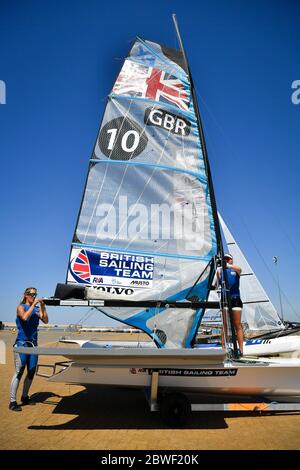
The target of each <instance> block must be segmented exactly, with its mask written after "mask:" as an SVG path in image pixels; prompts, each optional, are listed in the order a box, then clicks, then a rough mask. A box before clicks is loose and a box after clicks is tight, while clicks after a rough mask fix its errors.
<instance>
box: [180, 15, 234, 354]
mask: <svg viewBox="0 0 300 470" xmlns="http://www.w3.org/2000/svg"><path fill="white" fill-rule="evenodd" d="M172 19H173V23H174V27H175V30H176V34H177V38H178V42H179V46H180V50H181V52H182V55H183V59H184V62H185V65H186V70H187V74H188V77H189V80H190V83H191V93H192V99H193V103H194V107H195V115H196V119H197V125H198V130H199V136H200V141H201V146H202V153H203V160H204V164H205V170H206V175H207V182H208V188H209V194H210V201H211V208H212V214H213V220H214V226H215V232H216V238H217V250H218V256H219V258H220V260H221V266H222V272H223V277H224V283H225V299H226V303H227V305H228V310H229V313H230V314H231V312H232V308H231V300H230V295H229V287H228V279H227V272H226V263H225V260H224V249H223V242H222V235H221V228H220V222H219V218H218V210H217V203H216V198H215V192H214V187H213V181H212V176H211V171H210V164H209V160H208V155H207V148H206V143H205V138H204V132H203V126H202V121H201V116H200V111H199V105H198V100H197V95H196V92H195V87H194V82H193V79H192V74H191V71H190V68H189V64H188V60H187V55H186V53H185V49H184V46H183V41H182V38H181V34H180V30H179V26H178V22H177V17H176V14H175V13H173V14H172ZM222 297H223V295H222V296H221V298H222ZM222 300H223V299H222ZM229 322H230V326H231V334H232V342H233V350H234V355H235V356H237V352H238V351H237V342H236V334H235V330H234V327H233V324H232V322H231V321H230V315H229Z"/></svg>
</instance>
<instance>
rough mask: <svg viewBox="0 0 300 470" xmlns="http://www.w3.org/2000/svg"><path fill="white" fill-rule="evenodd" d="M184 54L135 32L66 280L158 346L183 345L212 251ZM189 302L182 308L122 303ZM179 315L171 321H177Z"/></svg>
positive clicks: (194, 321) (91, 173)
mask: <svg viewBox="0 0 300 470" xmlns="http://www.w3.org/2000/svg"><path fill="white" fill-rule="evenodd" d="M192 90H193V89H192V83H191V81H190V78H189V73H188V70H187V67H186V65H185V61H184V57H183V54H182V52H180V51H178V50H175V49H170V48H167V47H165V46H163V45H160V44H156V43H152V42H150V41H144V40H142V39H140V38H137V39H136V41H135V43H134V45H133V47H132V49H131V51H130V53H129V56H128V57H127V58H126V59H125V62H124V64H123V67H122V69H121V72H120V74H119V76H118V78H117V80H116V82H115V84H114V86H113V90H112V92H111V93H110V95H109V97H108V102H107V106H106V109H105V112H104V116H103V119H102V123H101V127H100V130H99V135H98V138H97V141H96V144H95V147H94V151H93V154H92V158H91V159H90V165H89V170H88V177H87V181H86V186H85V191H84V195H83V199H82V204H81V207H80V211H79V216H78V220H77V224H76V229H75V232H74V237H73V242H72V249H71V253H70V261H69V269H68V275H67V284H69V285H74V286H76V285H81V286H85V295H86V299H103V300H116V301H118V302H120V303H119V306H120V308H118V307H117V308H116V307H111V308H110V307H107V308H105V309H102V310H101V311H102V312H103V313H105V314H106V315H108V316H111V317H113V318H115V319H117V320H120V321H122V322H124V323H126V324H128V325H132V326H135V327H137V328H140V329H142V330H143V331H145V332H146V333H148V334H149V335H150V336H151V337H152V338H153V339H154V341H156V344H157V345H158V346H159V347H166V348H175V347H177V348H181V347H190V346H191V344H192V341H193V338H194V336H195V334H196V332H197V329H198V326H199V322H200V319H201V316H202V310H201V309H196V310H195V309H192V308H190V307H189V305H188V300H189V299H190V298H191V299H193V298H194V299H195V300H196V302H197V301H199V300H200V299H201V300H206V299H207V296H208V292H209V285H210V281H211V273H212V263H211V261H212V259H213V258H214V256H215V255H216V254H217V243H216V234H215V227H214V219H213V210H212V205H211V194H210V187H209V181H208V176H207V169H206V164H205V159H204V153H203V143H202V142H201V138H200V135H199V123H198V120H197V113H196V112H195V107H194V105H195V103H194V98H193V96H192ZM147 300H152V301H155V302H156V301H158V302H159V301H162V300H167V301H186V302H187V308H185V307H184V308H182V309H181V311H177V310H178V309H177V308H165V307H164V308H147V309H145V308H144V306H143V307H138V308H135V307H134V308H122V302H124V301H134V302H143V301H147ZM175 320H176V321H175Z"/></svg>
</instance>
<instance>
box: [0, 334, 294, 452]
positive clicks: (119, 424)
mask: <svg viewBox="0 0 300 470" xmlns="http://www.w3.org/2000/svg"><path fill="white" fill-rule="evenodd" d="M64 334H65V333H63V332H42V333H40V339H39V345H48V346H50V345H51V346H53V345H55V344H56V342H57V339H58V338H59V337H60V336H62V335H64ZM138 336H139V338H138ZM73 337H74V338H76V339H84V338H91V337H93V338H97V339H134V340H136V339H141V340H142V339H145V338H144V337H142V336H141V335H137V334H134V335H130V334H129V335H128V334H127V335H124V334H122V335H121V334H117V335H112V334H103V333H98V334H95V333H86V334H84V335H83V334H78V333H75V334H73ZM14 339H15V333H12V332H9V331H0V340H2V341H4V342H5V344H6V352H7V354H6V364H4V365H0V378H1V380H0V390H1V398H2V399H1V401H0V423H1V424H0V430H1V433H0V449H24V450H25V449H32V450H38V449H43V450H46V449H47V450H52V449H57V450H60V449H71V450H75V449H76V450H93V449H94V450H109V449H123V450H124V449H126V450H137V449H143V450H159V449H164V450H178V449H186V450H187V449H196V450H202V449H300V431H299V429H300V413H281V414H276V415H270V414H262V415H256V414H251V413H247V414H245V413H239V414H234V415H233V414H229V413H225V412H202V413H201V412H194V413H193V415H192V417H191V419H190V421H189V423H188V424H187V425H186V426H185V427H184V428H181V429H179V428H178V429H172V430H170V429H168V428H167V427H166V426H165V425H164V424H162V422H161V420H160V416H159V414H158V413H151V412H150V411H149V408H148V405H147V403H146V401H145V398H144V396H143V393H142V392H141V391H139V390H131V389H126V390H125V389H117V388H109V389H108V388H105V389H102V388H100V387H97V386H91V387H84V386H77V385H65V384H56V383H50V382H48V381H47V380H46V379H44V378H41V377H35V379H34V382H33V385H32V388H31V396H33V397H34V398H35V400H36V402H37V404H36V405H35V406H24V407H23V409H22V412H18V413H16V412H12V411H10V410H8V402H9V386H10V381H11V378H12V375H13V372H14V365H13V354H12V345H13V343H14ZM57 359H62V358H57ZM49 361H50V359H49V358H48V359H47V358H40V363H49ZM53 361H54V359H53ZM21 387H22V384H21ZM21 387H20V389H19V395H18V398H20V395H21V390H22V388H21Z"/></svg>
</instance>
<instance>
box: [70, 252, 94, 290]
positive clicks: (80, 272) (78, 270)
mask: <svg viewBox="0 0 300 470" xmlns="http://www.w3.org/2000/svg"><path fill="white" fill-rule="evenodd" d="M71 271H72V274H73V275H74V277H75V278H77V280H78V281H79V282H85V283H89V282H90V277H91V267H90V262H89V259H88V256H87V254H86V251H85V250H81V251H80V252H79V253H78V255H77V256H76V257H75V258H74V259H73V260H72V262H71Z"/></svg>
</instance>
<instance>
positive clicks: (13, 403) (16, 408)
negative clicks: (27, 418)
mask: <svg viewBox="0 0 300 470" xmlns="http://www.w3.org/2000/svg"><path fill="white" fill-rule="evenodd" d="M8 408H9V409H10V410H11V411H22V408H21V407H20V405H18V403H17V402H16V401H11V402H10V404H9V406H8Z"/></svg>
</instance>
